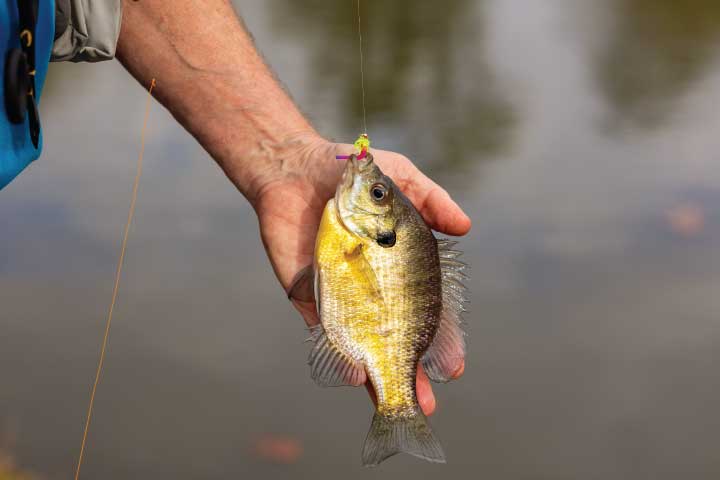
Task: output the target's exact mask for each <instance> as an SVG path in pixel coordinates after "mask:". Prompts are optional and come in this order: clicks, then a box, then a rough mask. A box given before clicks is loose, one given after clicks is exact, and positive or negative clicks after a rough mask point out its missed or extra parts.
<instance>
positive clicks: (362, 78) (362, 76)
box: [357, 0, 367, 135]
mask: <svg viewBox="0 0 720 480" xmlns="http://www.w3.org/2000/svg"><path fill="white" fill-rule="evenodd" d="M357 20H358V47H359V48H358V49H359V51H360V91H361V92H362V112H363V130H362V131H363V133H364V134H365V135H367V116H366V114H365V71H364V69H363V49H362V46H363V38H362V22H361V20H360V0H357Z"/></svg>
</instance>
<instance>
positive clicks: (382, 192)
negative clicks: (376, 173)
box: [370, 183, 387, 202]
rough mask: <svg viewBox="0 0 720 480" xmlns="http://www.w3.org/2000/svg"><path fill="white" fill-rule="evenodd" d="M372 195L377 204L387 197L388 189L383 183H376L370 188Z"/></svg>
mask: <svg viewBox="0 0 720 480" xmlns="http://www.w3.org/2000/svg"><path fill="white" fill-rule="evenodd" d="M370 195H371V196H372V198H373V200H375V201H376V202H382V201H383V200H385V197H386V196H387V188H385V185H383V184H382V183H376V184H375V185H373V186H372V187H370Z"/></svg>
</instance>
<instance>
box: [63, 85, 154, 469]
mask: <svg viewBox="0 0 720 480" xmlns="http://www.w3.org/2000/svg"><path fill="white" fill-rule="evenodd" d="M153 88H155V79H154V78H153V79H152V81H151V82H150V88H149V89H148V96H147V102H146V104H145V119H144V120H143V126H142V130H141V133H140V153H139V155H138V161H137V171H136V173H135V182H134V183H133V190H132V196H131V200H130V210H129V211H128V216H127V222H126V223H125V230H124V231H123V239H122V244H121V246H120V257H119V258H118V263H117V269H116V271H115V284H114V286H113V292H112V299H111V300H110V309H109V311H108V317H107V322H106V323H105V334H104V336H103V340H102V346H101V348H100V360H99V361H98V365H97V370H96V372H95V382H94V383H93V387H92V392H91V393H90V404H89V405H88V410H87V416H86V418H85V429H84V430H83V436H82V442H81V443H80V455H79V457H78V462H77V468H76V469H75V480H78V478H80V468H81V467H82V463H83V458H84V454H85V445H86V443H87V436H88V431H89V430H90V420H91V419H92V413H93V407H94V406H95V393H96V392H97V387H98V384H99V383H100V375H101V374H102V369H103V365H104V364H105V352H106V351H107V344H108V337H109V336H110V325H111V324H112V318H113V310H114V309H115V301H116V300H117V294H118V289H119V288H120V275H121V273H122V266H123V260H124V259H125V250H126V248H127V241H128V235H129V233H130V224H131V223H132V220H133V216H134V215H135V203H136V202H137V194H138V186H139V185H140V175H142V165H143V153H144V152H145V131H146V130H147V121H148V117H149V116H150V101H151V100H152V91H153Z"/></svg>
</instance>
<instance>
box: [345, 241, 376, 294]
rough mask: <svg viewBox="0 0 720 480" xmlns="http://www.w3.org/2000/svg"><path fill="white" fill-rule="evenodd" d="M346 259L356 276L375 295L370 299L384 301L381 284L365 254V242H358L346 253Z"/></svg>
mask: <svg viewBox="0 0 720 480" xmlns="http://www.w3.org/2000/svg"><path fill="white" fill-rule="evenodd" d="M345 261H346V262H347V264H348V265H349V266H350V268H351V269H352V270H353V271H354V272H355V275H356V277H357V278H358V279H359V280H360V281H361V282H362V284H363V285H364V286H365V287H366V290H367V293H368V294H369V295H370V296H371V297H373V298H371V299H370V301H374V300H380V301H382V299H383V297H382V293H381V292H380V284H379V283H378V279H377V276H376V275H375V270H373V268H372V265H370V263H369V262H368V261H367V258H365V255H363V244H362V243H359V244H357V245H356V246H355V247H354V248H353V249H352V250H350V251H349V252H346V253H345Z"/></svg>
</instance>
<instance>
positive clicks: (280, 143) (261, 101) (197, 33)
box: [117, 0, 319, 202]
mask: <svg viewBox="0 0 720 480" xmlns="http://www.w3.org/2000/svg"><path fill="white" fill-rule="evenodd" d="M117 56H118V58H119V59H120V61H121V62H122V64H123V65H124V66H125V67H126V68H127V69H128V70H129V71H130V72H131V73H132V74H133V76H135V78H137V79H138V81H140V82H141V83H142V84H143V85H149V84H150V81H151V79H152V78H156V79H157V87H156V89H155V90H154V93H155V96H156V98H157V99H158V100H159V101H160V102H161V103H162V104H163V105H165V106H166V107H167V108H168V110H170V112H171V113H172V114H173V116H174V117H175V118H176V119H177V120H178V121H179V122H180V123H181V124H182V125H183V126H184V127H185V128H186V129H187V130H188V131H189V132H190V133H191V134H192V135H193V136H194V137H195V138H196V139H197V140H198V141H199V142H200V144H201V145H202V146H203V147H204V148H205V149H206V150H207V151H208V152H209V153H210V155H211V156H212V157H213V158H214V159H215V160H216V161H217V162H218V164H219V165H220V167H221V168H222V169H223V170H224V171H225V173H226V174H227V176H228V177H229V178H230V180H231V181H232V182H233V183H234V184H235V185H236V186H237V187H238V189H240V191H241V192H242V193H243V194H244V195H245V196H246V197H247V198H248V199H249V200H250V201H251V202H252V201H253V200H254V198H255V197H256V196H257V193H258V190H259V189H260V188H261V187H262V186H263V185H264V184H265V183H266V182H267V181H269V179H271V178H272V176H273V175H275V174H276V173H277V171H278V169H280V168H281V165H282V163H281V162H282V157H283V155H284V154H285V151H286V150H287V151H288V152H289V151H291V150H293V151H297V149H298V144H307V145H311V144H313V143H314V142H317V141H318V140H319V137H318V135H317V133H316V132H315V131H314V130H313V128H312V126H311V125H310V123H309V122H308V121H307V120H306V119H305V118H304V117H303V116H302V114H301V113H300V112H299V110H298V109H297V107H296V106H295V105H294V103H293V102H292V100H291V99H290V98H289V96H288V95H287V94H286V93H285V92H284V91H283V90H282V88H281V87H280V86H279V84H278V83H277V81H276V80H275V78H274V77H273V75H272V73H271V71H270V70H269V68H268V67H267V66H266V65H265V63H264V61H263V59H262V58H261V57H260V55H259V54H258V52H257V50H256V49H255V47H254V45H253V42H252V39H251V38H250V36H249V35H248V33H247V32H246V31H245V29H244V27H243V25H242V23H241V22H240V20H239V19H238V18H237V16H236V15H235V13H234V11H233V8H232V6H231V5H230V3H229V1H227V0H174V1H173V2H167V1H163V0H143V1H141V2H137V1H125V3H124V6H123V21H122V29H121V32H120V39H119V41H118V49H117ZM291 145H292V147H291Z"/></svg>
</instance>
